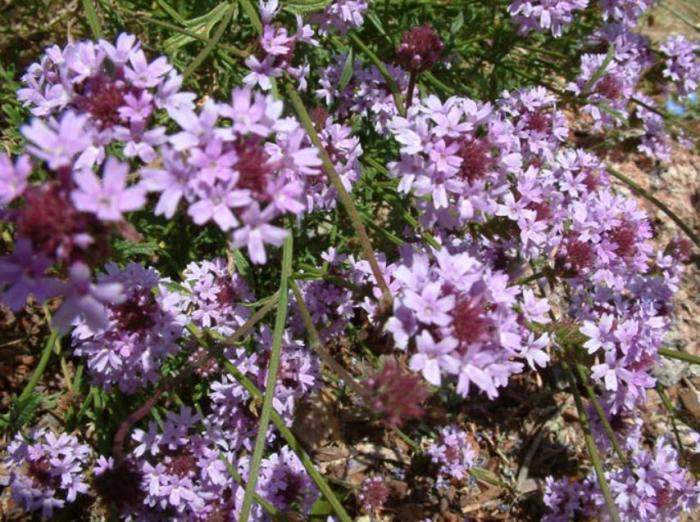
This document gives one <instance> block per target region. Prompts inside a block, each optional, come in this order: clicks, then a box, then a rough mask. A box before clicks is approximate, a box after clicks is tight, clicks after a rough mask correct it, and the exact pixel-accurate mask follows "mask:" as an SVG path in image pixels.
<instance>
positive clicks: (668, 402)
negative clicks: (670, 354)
mask: <svg viewBox="0 0 700 522" xmlns="http://www.w3.org/2000/svg"><path fill="white" fill-rule="evenodd" d="M656 393H658V394H659V397H660V398H661V402H662V403H663V405H664V408H666V411H667V412H668V417H669V419H670V420H671V427H672V428H673V434H674V435H675V437H676V443H677V444H678V451H680V452H681V457H683V458H685V457H686V452H685V446H684V445H683V442H681V434H680V433H679V432H678V426H677V425H676V414H675V409H674V408H673V404H672V403H671V399H669V398H668V395H666V391H665V390H664V388H663V386H661V384H660V383H658V382H657V383H656Z"/></svg>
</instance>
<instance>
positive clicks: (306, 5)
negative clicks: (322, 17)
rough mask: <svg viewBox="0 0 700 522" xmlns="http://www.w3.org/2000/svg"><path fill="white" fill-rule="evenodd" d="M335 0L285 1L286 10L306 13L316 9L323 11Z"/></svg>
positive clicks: (300, 13)
mask: <svg viewBox="0 0 700 522" xmlns="http://www.w3.org/2000/svg"><path fill="white" fill-rule="evenodd" d="M332 1H333V0H287V1H285V2H284V10H285V11H288V12H290V13H292V14H295V15H297V14H298V15H304V14H307V13H312V12H314V11H321V10H323V9H325V8H326V7H328V6H329V5H330V3H331V2H332Z"/></svg>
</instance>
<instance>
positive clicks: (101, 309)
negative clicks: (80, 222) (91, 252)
mask: <svg viewBox="0 0 700 522" xmlns="http://www.w3.org/2000/svg"><path fill="white" fill-rule="evenodd" d="M69 275H70V279H69V281H68V283H67V288H66V290H65V292H64V297H63V304H62V305H61V308H59V309H58V311H57V312H56V313H55V314H54V316H53V326H54V327H55V328H56V329H57V330H59V331H60V332H63V333H65V332H67V331H68V330H69V329H70V327H71V324H72V323H73V321H74V320H75V319H76V318H78V317H82V318H84V319H85V322H86V323H87V325H88V326H89V327H90V329H91V330H93V331H98V330H101V329H103V328H106V327H107V325H108V320H107V310H106V309H105V304H116V303H120V302H122V301H124V299H125V296H124V294H123V293H122V290H123V286H122V285H121V284H120V283H97V284H95V283H93V282H92V275H91V273H90V268H89V267H88V266H87V265H86V264H84V263H81V262H80V261H76V262H75V263H73V264H72V265H71V267H70V269H69Z"/></svg>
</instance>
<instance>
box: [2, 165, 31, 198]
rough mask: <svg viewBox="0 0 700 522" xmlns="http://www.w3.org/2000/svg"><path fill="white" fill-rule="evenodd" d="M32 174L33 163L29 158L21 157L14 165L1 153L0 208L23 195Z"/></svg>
mask: <svg viewBox="0 0 700 522" xmlns="http://www.w3.org/2000/svg"><path fill="white" fill-rule="evenodd" d="M31 172H32V163H31V161H29V156H26V155H22V156H20V157H19V158H17V160H16V161H15V164H14V165H13V164H12V161H11V160H10V158H9V157H8V156H7V155H6V154H4V153H2V152H0V207H2V206H5V205H7V204H8V203H11V202H12V201H13V200H14V199H16V198H18V197H19V196H21V195H22V193H23V192H24V189H26V188H27V180H28V179H29V174H30V173H31Z"/></svg>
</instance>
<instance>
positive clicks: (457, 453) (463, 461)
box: [427, 426, 476, 481]
mask: <svg viewBox="0 0 700 522" xmlns="http://www.w3.org/2000/svg"><path fill="white" fill-rule="evenodd" d="M427 453H428V455H430V458H431V460H432V461H433V462H434V463H435V464H438V465H439V467H440V470H439V473H440V475H442V476H443V477H445V478H448V479H455V480H460V481H461V480H464V479H465V478H466V477H467V473H468V472H469V468H471V467H472V466H474V464H475V460H476V452H475V451H474V448H473V446H472V443H471V442H470V438H469V436H468V435H467V433H466V432H465V431H463V430H461V429H459V428H457V427H455V426H445V427H443V428H441V429H440V433H439V435H438V440H437V441H435V442H433V443H432V444H430V446H428V450H427Z"/></svg>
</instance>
